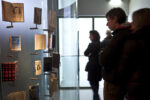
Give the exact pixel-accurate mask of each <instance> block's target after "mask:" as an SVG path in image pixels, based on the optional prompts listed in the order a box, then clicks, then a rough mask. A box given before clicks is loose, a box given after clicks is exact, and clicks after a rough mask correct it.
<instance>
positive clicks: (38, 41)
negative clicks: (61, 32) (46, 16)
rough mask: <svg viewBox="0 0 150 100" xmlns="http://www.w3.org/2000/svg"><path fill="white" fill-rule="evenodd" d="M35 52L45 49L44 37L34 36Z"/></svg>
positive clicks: (42, 35)
mask: <svg viewBox="0 0 150 100" xmlns="http://www.w3.org/2000/svg"><path fill="white" fill-rule="evenodd" d="M34 38H35V43H34V48H35V50H44V49H46V35H44V34H35V37H34Z"/></svg>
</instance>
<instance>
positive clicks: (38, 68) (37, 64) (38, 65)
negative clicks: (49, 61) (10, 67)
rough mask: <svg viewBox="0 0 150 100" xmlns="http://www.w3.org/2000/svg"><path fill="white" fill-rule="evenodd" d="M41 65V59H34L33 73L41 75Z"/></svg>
mask: <svg viewBox="0 0 150 100" xmlns="http://www.w3.org/2000/svg"><path fill="white" fill-rule="evenodd" d="M41 65H42V63H41V60H36V61H35V75H41V74H42V69H41Z"/></svg>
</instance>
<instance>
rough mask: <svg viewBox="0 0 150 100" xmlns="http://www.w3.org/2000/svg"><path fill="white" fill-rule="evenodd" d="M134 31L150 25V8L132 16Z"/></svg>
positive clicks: (138, 11)
mask: <svg viewBox="0 0 150 100" xmlns="http://www.w3.org/2000/svg"><path fill="white" fill-rule="evenodd" d="M132 19H133V26H134V30H135V31H136V30H138V29H141V28H142V27H144V26H148V25H150V8H142V9H139V10H137V11H135V12H134V13H133V15H132Z"/></svg>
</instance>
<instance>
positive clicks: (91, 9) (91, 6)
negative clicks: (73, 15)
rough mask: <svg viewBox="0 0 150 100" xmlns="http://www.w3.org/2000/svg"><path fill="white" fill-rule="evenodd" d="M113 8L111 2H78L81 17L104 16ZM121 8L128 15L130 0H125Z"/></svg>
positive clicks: (102, 0)
mask: <svg viewBox="0 0 150 100" xmlns="http://www.w3.org/2000/svg"><path fill="white" fill-rule="evenodd" d="M112 7H113V6H111V5H110V4H109V0H78V14H79V16H104V15H105V13H106V12H107V11H108V10H110V9H111V8H112ZM120 7H121V8H123V9H124V10H125V11H126V13H127V14H128V12H129V0H123V4H122V5H121V6H120Z"/></svg>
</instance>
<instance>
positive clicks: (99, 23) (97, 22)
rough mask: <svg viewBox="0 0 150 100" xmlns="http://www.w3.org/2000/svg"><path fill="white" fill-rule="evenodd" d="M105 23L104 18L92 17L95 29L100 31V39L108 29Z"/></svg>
mask: <svg viewBox="0 0 150 100" xmlns="http://www.w3.org/2000/svg"><path fill="white" fill-rule="evenodd" d="M106 24H107V19H106V18H94V27H95V30H97V31H98V32H99V33H100V36H101V41H102V40H103V39H104V38H105V37H106V30H108V27H107V26H106Z"/></svg>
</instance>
